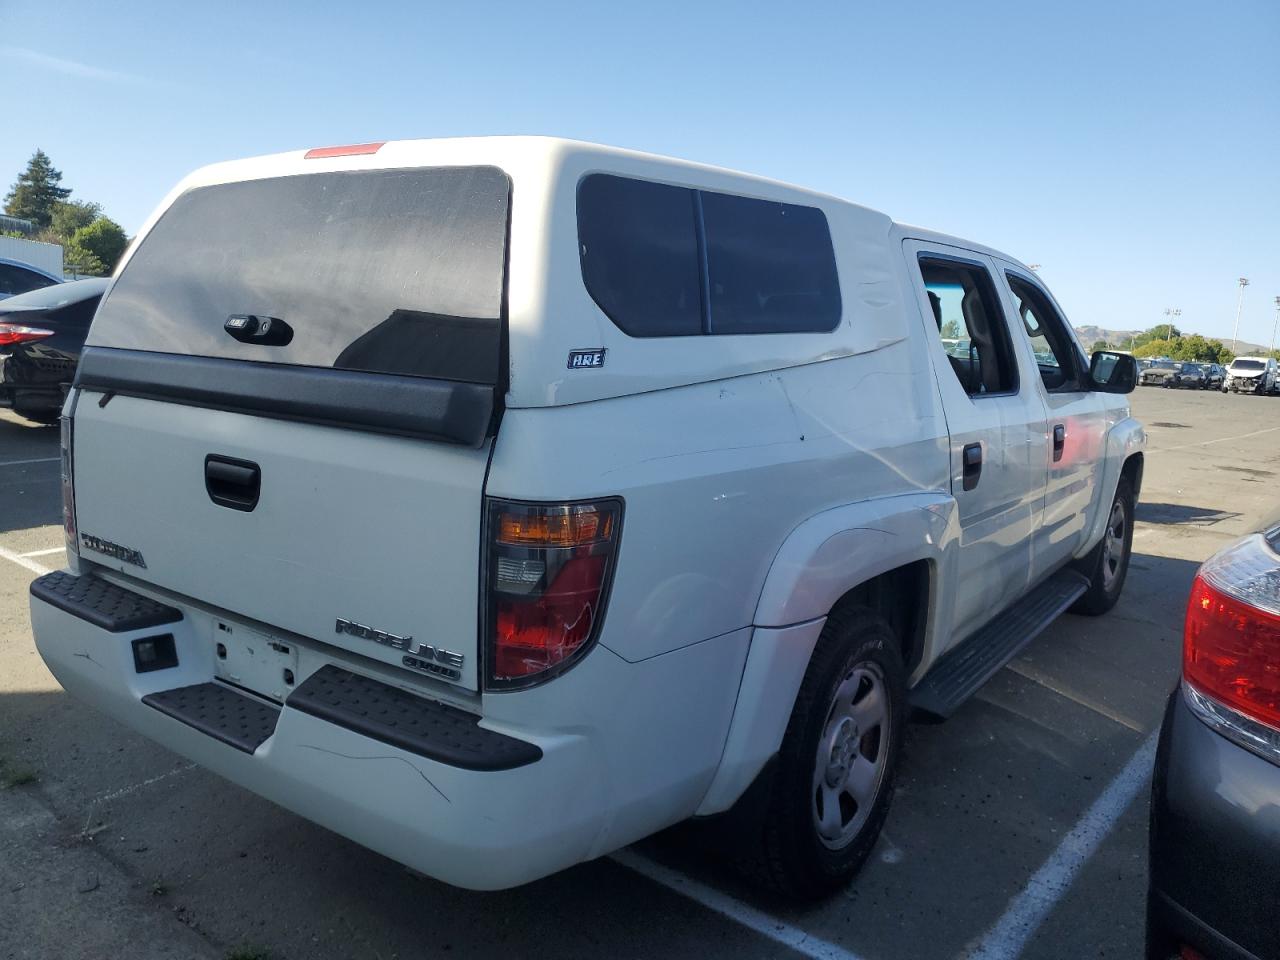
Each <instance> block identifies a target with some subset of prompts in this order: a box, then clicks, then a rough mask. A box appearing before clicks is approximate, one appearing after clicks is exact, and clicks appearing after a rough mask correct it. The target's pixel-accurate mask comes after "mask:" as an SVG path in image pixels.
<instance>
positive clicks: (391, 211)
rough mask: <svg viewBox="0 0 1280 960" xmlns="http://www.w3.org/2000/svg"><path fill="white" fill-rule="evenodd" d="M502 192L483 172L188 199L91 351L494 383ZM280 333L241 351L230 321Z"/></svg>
mask: <svg viewBox="0 0 1280 960" xmlns="http://www.w3.org/2000/svg"><path fill="white" fill-rule="evenodd" d="M509 195H510V184H509V181H508V179H507V177H506V175H505V174H504V173H502V171H500V170H497V169H495V168H492V167H458V168H447V169H445V168H441V169H417V170H375V171H358V172H343V173H316V174H306V175H301V176H294V177H280V178H275V179H268V180H250V181H245V182H242V183H228V184H219V185H217V186H210V187H200V188H197V189H195V190H191V191H189V192H188V193H185V194H183V195H182V196H181V197H179V198H178V199H177V200H176V201H175V202H174V203H173V205H172V206H171V207H170V208H169V209H168V210H167V211H166V212H165V214H164V215H163V216H162V217H161V218H160V220H159V222H158V223H157V224H156V225H155V227H154V228H153V229H152V230H151V232H150V233H149V234H147V236H146V238H145V239H144V240H143V242H142V244H141V245H140V246H139V247H138V250H137V251H136V252H135V253H134V255H133V257H132V258H131V259H130V260H129V262H128V264H127V265H126V266H125V269H124V271H123V272H122V273H121V274H120V276H119V278H118V279H117V280H116V282H115V285H114V286H113V287H112V288H111V292H110V294H109V295H108V296H107V298H106V299H105V300H104V301H103V303H102V306H101V307H100V308H99V311H98V314H97V317H96V319H95V321H94V324H93V328H92V330H91V332H90V335H89V340H88V342H89V345H91V346H108V347H123V348H128V349H133V350H150V351H158V352H165V353H183V354H193V355H197V356H206V357H220V358H226V359H235V360H251V361H269V362H275V363H290V364H300V365H305V366H314V367H338V368H342V369H347V370H365V371H371V372H377V373H394V374H406V375H410V376H421V377H436V378H441V379H446V380H462V381H469V382H473V383H496V382H498V373H499V358H500V356H501V349H500V343H501V311H502V295H503V273H504V267H505V260H506V224H507V205H508V202H509ZM243 315H253V316H260V317H272V318H277V319H280V320H283V321H285V323H286V324H288V325H289V327H290V328H292V330H293V339H292V341H291V342H290V343H288V344H287V345H285V346H267V345H263V344H258V343H241V342H240V341H238V340H236V339H233V338H232V336H231V335H230V334H228V333H227V332H226V330H225V329H224V325H225V324H226V322H227V320H228V318H229V317H232V316H243Z"/></svg>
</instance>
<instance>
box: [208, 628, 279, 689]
mask: <svg viewBox="0 0 1280 960" xmlns="http://www.w3.org/2000/svg"><path fill="white" fill-rule="evenodd" d="M213 636H214V644H215V647H214V658H213V665H214V666H213V672H214V675H215V676H216V677H218V678H219V679H220V680H225V681H227V682H228V683H234V684H235V685H236V686H238V687H244V688H245V689H246V690H251V691H253V692H254V693H256V694H259V695H261V696H263V697H267V698H268V699H270V700H275V701H276V702H277V703H283V702H284V699H285V697H287V696H288V695H289V692H290V691H291V690H292V689H293V684H294V682H295V678H296V676H297V674H298V648H297V647H296V646H295V645H294V644H293V643H290V642H289V641H286V640H279V639H277V638H275V637H272V636H268V635H267V634H265V633H261V632H259V631H257V630H252V629H250V628H248V627H245V626H241V625H240V624H238V623H237V624H233V623H228V622H226V621H224V620H218V621H216V623H215V626H214V631H213Z"/></svg>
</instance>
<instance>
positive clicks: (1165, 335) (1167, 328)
mask: <svg viewBox="0 0 1280 960" xmlns="http://www.w3.org/2000/svg"><path fill="white" fill-rule="evenodd" d="M1180 336H1182V331H1181V330H1179V329H1178V327H1177V325H1176V324H1172V325H1171V324H1168V323H1162V324H1160V325H1159V326H1156V327H1152V328H1151V329H1150V330H1144V331H1143V332H1142V333H1140V334H1138V335H1137V336H1136V337H1134V338H1133V346H1134V354H1135V355H1136V354H1137V348H1138V347H1140V346H1142V345H1143V344H1144V343H1150V342H1151V341H1152V340H1174V339H1177V338H1178V337H1180Z"/></svg>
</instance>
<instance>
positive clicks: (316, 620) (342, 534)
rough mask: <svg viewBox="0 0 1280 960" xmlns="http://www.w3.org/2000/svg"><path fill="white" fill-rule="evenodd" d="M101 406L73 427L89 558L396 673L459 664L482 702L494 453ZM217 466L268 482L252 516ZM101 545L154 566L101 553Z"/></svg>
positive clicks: (116, 402)
mask: <svg viewBox="0 0 1280 960" xmlns="http://www.w3.org/2000/svg"><path fill="white" fill-rule="evenodd" d="M103 396H104V395H103V394H99V393H96V392H93V391H86V392H85V393H84V394H83V395H82V396H81V397H80V401H79V403H78V405H77V407H76V416H75V448H74V456H75V464H74V470H75V478H76V514H77V521H78V527H79V533H80V538H81V553H82V555H83V556H84V557H85V558H86V559H91V560H93V561H95V562H97V563H101V564H104V565H106V566H109V567H112V568H114V569H118V570H120V571H121V572H123V573H126V574H128V575H129V576H131V577H135V578H138V579H141V580H144V581H147V582H150V583H154V584H156V585H157V586H160V587H164V588H166V589H168V590H173V591H176V592H177V593H180V594H183V595H184V596H187V597H191V598H193V599H196V600H199V601H203V602H205V603H208V604H211V605H213V606H216V607H219V608H222V609H224V610H227V611H229V612H231V613H233V614H236V615H240V616H243V617H247V618H250V619H253V620H258V621H261V622H263V623H266V624H268V625H270V626H274V627H278V628H282V629H285V630H289V631H293V632H295V633H298V634H301V635H303V636H305V637H310V638H313V639H316V640H321V641H324V642H326V643H330V644H335V645H337V646H340V647H343V648H345V649H347V650H350V651H352V652H354V653H357V654H361V655H364V656H368V657H374V658H377V659H379V660H382V661H384V662H386V663H390V664H394V665H396V666H405V664H404V657H405V656H406V654H410V655H413V654H421V653H422V652H423V651H421V650H420V649H418V648H419V647H420V646H421V645H428V646H430V647H433V648H435V649H436V650H439V651H448V652H451V653H456V654H459V655H461V656H462V657H463V661H462V664H461V666H460V668H458V676H457V678H456V679H455V680H454V682H456V683H458V684H460V685H463V686H465V687H467V688H469V689H473V690H474V689H476V686H477V669H476V660H477V656H476V650H477V647H476V644H477V636H478V631H477V622H476V620H477V611H478V606H479V604H478V594H477V590H478V577H479V549H480V522H481V498H482V493H483V485H484V473H485V465H486V463H487V460H488V453H489V444H488V443H485V444H484V445H483V446H481V447H479V448H473V447H466V446H461V445H458V444H447V443H439V442H433V441H430V440H421V439H412V438H406V437H397V436H386V435H381V434H375V433H367V432H360V431H353V430H344V429H339V428H336V427H330V426H322V425H319V424H307V423H296V422H288V421H283V420H275V419H269V418H264V417H254V416H247V415H245V414H241V413H232V412H228V411H222V410H210V409H202V408H198V407H191V406H184V405H178V404H171V403H164V402H160V401H156V400H148V399H141V398H137V397H130V396H115V397H112V398H111V399H110V400H109V401H108V402H107V403H106V404H105V405H100V403H99V401H100V400H101V399H102V397H103ZM210 456H212V457H215V458H225V459H226V460H231V461H243V462H244V463H247V464H252V465H254V466H256V467H257V468H258V470H259V471H260V473H259V493H258V499H257V503H256V505H254V506H253V508H252V509H251V510H246V509H243V508H242V507H243V505H242V506H240V507H237V506H231V507H228V506H223V505H219V504H218V503H215V502H214V498H213V495H212V494H211V492H210V489H209V481H208V478H207V475H206V474H207V469H208V468H207V466H206V458H208V457H210ZM218 489H219V488H218V486H217V480H216V477H215V480H214V484H213V492H214V493H217V492H218ZM95 538H96V541H98V542H101V541H105V542H106V544H107V545H108V546H107V549H112V548H111V547H110V546H109V545H117V546H120V547H125V548H127V549H128V550H130V551H137V552H138V553H139V554H141V557H140V558H138V557H132V559H135V560H136V559H141V560H142V561H143V562H144V563H145V567H143V566H139V565H138V564H137V563H130V562H125V561H124V560H120V559H116V558H115V557H112V556H108V555H107V554H106V553H104V552H102V551H101V550H95V549H92V548H91V547H89V546H88V545H87V543H93V542H95ZM99 545H103V544H101V543H99ZM340 620H341V621H346V624H349V625H350V626H347V625H344V626H343V632H339V630H338V622H339V621H340ZM361 628H364V629H361ZM427 655H428V656H431V652H430V651H428V652H427ZM415 659H421V657H415ZM444 659H445V658H440V662H441V663H444ZM450 664H451V668H456V667H457V664H456V660H452V659H451V658H450ZM424 672H427V671H424ZM429 672H430V673H431V674H432V675H437V676H438V675H439V673H438V672H436V671H429ZM442 679H452V678H450V677H447V676H445V677H442Z"/></svg>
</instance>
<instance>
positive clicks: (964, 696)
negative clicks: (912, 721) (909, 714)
mask: <svg viewBox="0 0 1280 960" xmlns="http://www.w3.org/2000/svg"><path fill="white" fill-rule="evenodd" d="M1088 589H1089V581H1088V579H1087V578H1086V577H1084V576H1082V575H1081V574H1079V573H1076V572H1075V571H1074V570H1061V571H1059V572H1058V573H1055V574H1054V575H1053V576H1052V577H1050V578H1049V579H1048V580H1046V581H1045V582H1044V583H1042V584H1040V586H1038V587H1036V588H1035V589H1034V590H1032V591H1031V592H1030V593H1029V594H1027V595H1026V596H1025V597H1023V598H1022V599H1021V600H1019V601H1018V602H1017V603H1015V604H1014V605H1013V606H1012V607H1010V608H1009V609H1008V610H1005V611H1004V612H1003V613H1001V614H999V615H998V616H997V617H996V618H995V620H993V621H991V623H989V624H987V625H986V626H985V627H983V628H982V629H981V630H979V631H978V632H977V633H975V634H974V635H973V636H971V637H969V638H968V639H966V640H964V641H963V642H962V643H961V644H960V645H959V646H958V647H956V648H955V649H954V650H951V651H949V652H948V653H947V654H946V655H945V656H944V657H943V658H942V659H941V660H939V661H938V662H937V663H936V664H935V665H934V666H933V668H932V669H931V670H930V671H929V672H928V673H926V674H925V675H924V679H922V680H921V681H920V682H919V683H918V684H916V685H915V687H914V688H912V690H911V691H910V692H909V693H908V695H907V699H908V702H909V703H910V704H911V706H912V707H914V708H915V709H917V710H920V711H921V712H923V713H927V714H930V715H932V716H934V717H937V718H939V719H946V718H947V717H949V716H951V714H953V713H955V712H956V710H957V709H958V708H959V707H960V705H961V704H962V703H964V702H965V701H966V700H968V699H969V698H970V697H971V696H973V695H974V694H975V693H977V692H978V689H979V688H980V687H981V686H982V685H983V684H984V683H986V682H987V681H988V680H990V679H991V677H992V676H994V675H995V673H996V672H997V671H998V670H1000V668H1001V667H1003V666H1004V665H1005V664H1006V663H1008V662H1009V661H1010V660H1012V659H1013V658H1014V657H1015V656H1017V654H1018V651H1020V650H1021V649H1022V648H1023V647H1025V646H1026V645H1027V644H1028V643H1030V642H1031V641H1032V640H1034V639H1035V638H1036V637H1037V636H1038V635H1039V633H1040V631H1042V630H1043V629H1044V628H1045V627H1047V626H1048V625H1049V624H1051V623H1053V621H1054V620H1056V619H1057V618H1058V616H1059V615H1061V614H1062V612H1063V611H1064V610H1066V609H1067V608H1068V607H1069V606H1071V605H1072V604H1073V603H1075V602H1076V600H1077V599H1079V597H1080V596H1081V595H1082V594H1083V593H1084V592H1085V591H1086V590H1088Z"/></svg>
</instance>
